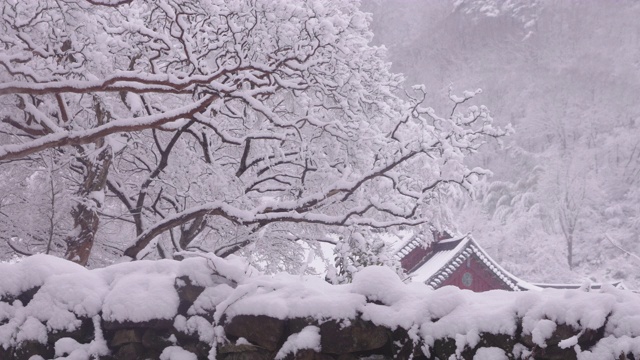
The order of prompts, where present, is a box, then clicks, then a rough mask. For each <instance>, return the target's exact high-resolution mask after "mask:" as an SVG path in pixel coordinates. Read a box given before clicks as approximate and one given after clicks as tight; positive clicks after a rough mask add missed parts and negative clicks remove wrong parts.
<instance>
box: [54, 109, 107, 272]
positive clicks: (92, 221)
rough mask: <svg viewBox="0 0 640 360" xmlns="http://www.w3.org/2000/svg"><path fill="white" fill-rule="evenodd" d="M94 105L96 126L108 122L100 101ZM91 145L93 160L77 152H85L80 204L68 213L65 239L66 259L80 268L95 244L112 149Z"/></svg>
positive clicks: (97, 142)
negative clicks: (69, 230) (68, 228)
mask: <svg viewBox="0 0 640 360" xmlns="http://www.w3.org/2000/svg"><path fill="white" fill-rule="evenodd" d="M94 104H95V105H94V110H95V112H96V119H97V121H98V125H102V124H104V123H106V122H108V121H109V119H110V117H111V115H110V114H109V112H107V111H106V110H105V109H104V108H103V105H102V103H101V102H100V99H98V98H97V97H94ZM94 145H95V148H96V149H98V151H100V152H99V154H98V155H97V156H95V158H92V159H90V158H89V157H88V156H87V155H86V152H85V151H84V149H83V148H80V149H79V150H80V151H81V152H82V153H84V154H83V155H84V156H83V157H81V158H80V159H79V161H80V163H81V164H82V167H83V170H84V171H83V174H82V175H83V182H82V184H80V188H79V189H78V191H77V193H76V194H77V195H78V197H79V198H80V201H79V202H78V204H76V205H75V206H74V207H73V209H72V210H71V216H72V217H73V225H74V231H73V232H72V233H71V234H70V235H69V236H67V238H66V239H65V242H66V244H67V252H66V254H65V258H66V259H68V260H71V261H73V262H76V263H78V264H80V265H82V266H86V265H87V263H88V262H89V256H90V255H91V249H92V248H93V244H94V243H95V237H96V233H97V232H98V225H99V224H100V218H99V216H98V211H97V209H98V208H100V207H102V205H103V204H102V202H103V201H104V190H105V187H106V184H107V174H108V173H109V166H111V160H112V158H113V152H112V151H111V146H109V145H105V141H104V139H100V140H98V141H96V142H95V143H94Z"/></svg>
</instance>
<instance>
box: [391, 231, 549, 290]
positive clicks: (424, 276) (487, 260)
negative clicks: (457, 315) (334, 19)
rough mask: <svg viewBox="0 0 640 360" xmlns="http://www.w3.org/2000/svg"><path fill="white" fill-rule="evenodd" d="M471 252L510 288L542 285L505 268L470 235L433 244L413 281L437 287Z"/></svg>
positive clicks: (413, 273) (415, 272) (533, 287)
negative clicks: (520, 277) (528, 280)
mask: <svg viewBox="0 0 640 360" xmlns="http://www.w3.org/2000/svg"><path fill="white" fill-rule="evenodd" d="M399 254H401V253H399ZM472 255H475V256H476V257H477V258H478V259H479V260H480V261H481V262H482V263H483V264H484V265H485V266H486V267H487V269H489V270H490V271H492V272H493V273H494V275H495V276H496V277H498V278H499V279H500V280H501V281H502V282H504V283H505V284H506V285H507V286H508V287H509V288H510V289H511V290H513V291H520V290H533V289H536V290H540V288H539V287H537V286H535V285H533V284H530V283H528V282H526V281H523V280H521V279H519V278H518V277H516V276H515V275H513V274H511V273H510V272H508V271H507V270H505V269H504V268H503V267H502V266H500V265H499V264H498V263H497V262H496V261H495V260H493V259H492V258H491V257H490V256H489V255H488V254H487V253H486V251H484V249H482V247H480V245H478V244H477V243H476V242H475V240H473V238H472V237H471V236H470V235H469V234H467V235H464V236H463V237H462V238H457V239H456V238H451V239H446V240H440V241H438V242H437V243H435V244H433V246H432V251H431V253H430V255H428V256H427V258H426V260H425V261H424V262H423V263H422V265H420V266H419V267H418V268H417V269H415V270H413V271H411V273H410V274H409V275H410V276H411V279H412V280H413V281H417V282H423V283H425V284H427V285H429V286H431V287H432V288H434V289H435V288H437V287H439V286H440V285H441V284H442V283H443V282H444V281H445V280H446V279H447V278H448V277H449V276H450V275H451V274H453V272H454V271H456V270H457V269H458V268H459V267H460V266H461V265H462V264H463V263H464V262H465V261H466V260H467V259H468V258H469V257H470V256H472Z"/></svg>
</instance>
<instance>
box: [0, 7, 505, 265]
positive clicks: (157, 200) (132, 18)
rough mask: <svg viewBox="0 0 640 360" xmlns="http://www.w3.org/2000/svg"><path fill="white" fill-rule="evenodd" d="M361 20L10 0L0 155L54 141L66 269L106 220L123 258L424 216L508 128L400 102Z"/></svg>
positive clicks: (4, 27) (295, 12) (0, 89)
mask: <svg viewBox="0 0 640 360" xmlns="http://www.w3.org/2000/svg"><path fill="white" fill-rule="evenodd" d="M369 22H370V18H369V16H368V15H367V14H365V13H363V12H361V11H360V10H359V9H358V2H352V1H342V0H340V1H320V0H318V1H312V0H309V1H302V0H294V1H291V0H276V1H271V0H269V1H267V0H238V1H223V0H212V1H192V0H157V1H156V0H154V1H151V0H130V1H119V2H113V1H98V0H93V1H84V0H56V1H53V0H51V1H39V2H22V1H18V0H8V1H7V2H5V4H4V5H3V7H2V20H0V32H1V33H2V35H1V36H0V46H2V50H1V51H2V52H1V53H0V65H2V66H1V67H0V79H1V80H2V83H1V84H0V102H1V103H2V106H1V107H0V119H2V123H1V124H0V126H1V128H0V130H1V131H2V132H3V133H4V134H7V135H5V136H4V137H3V142H2V144H1V145H0V167H6V166H8V164H9V162H11V161H15V160H21V159H26V158H29V157H32V156H34V155H35V154H38V153H40V152H42V151H44V150H46V149H54V150H55V151H54V157H55V159H54V161H55V162H56V163H57V164H59V166H67V167H68V169H69V171H68V173H69V176H70V177H72V178H73V179H75V180H76V182H77V185H76V186H75V188H74V189H73V192H74V194H75V205H74V207H73V209H72V210H71V215H72V217H73V221H74V230H73V231H70V232H69V236H68V237H67V239H66V241H65V242H66V249H67V250H66V256H67V257H68V258H70V259H73V260H75V261H77V262H79V263H81V264H87V262H88V259H89V256H90V255H91V250H92V247H93V245H94V244H95V243H96V242H100V241H106V240H108V239H102V240H100V239H98V235H97V234H98V233H99V231H100V226H101V225H100V224H101V221H103V220H104V219H109V220H110V221H116V220H117V221H121V225H120V226H121V234H122V235H121V236H125V237H128V236H131V237H132V239H131V240H133V241H131V240H128V241H125V242H124V243H123V246H124V247H125V248H123V249H122V250H123V253H124V254H125V255H126V256H129V257H131V258H141V257H144V256H146V255H148V254H149V253H151V252H154V251H156V250H157V251H158V252H159V254H160V256H171V254H172V253H174V252H176V251H179V250H183V249H189V248H198V249H201V250H207V251H214V252H216V253H217V254H218V255H221V256H225V255H228V254H231V253H234V252H239V251H242V250H243V249H250V250H251V251H268V250H267V249H269V248H271V247H272V245H273V244H276V243H277V244H280V245H279V246H278V248H279V249H282V248H283V247H286V246H287V245H285V244H288V246H290V247H293V248H299V246H300V244H301V243H303V242H310V243H315V242H317V241H329V242H335V240H334V239H336V238H337V237H336V235H337V236H339V235H340V234H341V232H343V231H349V232H352V231H353V229H357V228H359V227H364V228H389V227H393V226H397V225H419V224H423V223H426V222H431V223H433V222H438V221H439V218H440V216H439V214H441V213H442V209H441V207H442V206H443V203H444V201H443V197H444V195H446V194H448V192H449V191H450V189H451V188H452V187H459V188H464V189H468V188H471V187H472V183H473V181H474V180H475V179H476V178H478V177H482V176H483V175H485V174H486V171H485V170H483V169H481V168H469V167H467V165H465V163H464V159H465V156H466V155H467V154H468V153H473V152H476V151H477V150H478V149H479V147H480V146H481V145H482V144H483V143H484V142H485V141H486V140H487V139H490V138H493V137H501V136H503V135H504V134H505V133H506V132H505V131H503V130H500V129H499V128H496V127H494V126H493V125H492V118H491V116H490V114H489V112H488V110H487V109H486V108H485V107H483V106H472V107H470V108H469V109H468V110H464V109H463V108H462V106H463V103H465V102H467V101H468V100H470V99H471V98H472V97H473V96H475V95H476V93H477V92H475V91H467V92H464V93H463V94H462V96H456V95H455V94H450V99H451V101H453V110H452V111H450V112H447V113H446V114H444V115H442V116H440V115H438V114H437V113H436V112H435V111H434V110H433V109H431V108H429V107H425V106H424V105H423V103H424V101H425V91H424V88H423V87H415V88H414V89H413V92H412V93H411V94H409V96H408V97H404V96H403V94H402V88H401V86H402V77H401V76H399V75H397V74H394V73H392V72H390V71H389V66H390V64H388V63H387V62H386V60H385V49H384V48H380V47H375V46H371V45H369V42H370V40H371V38H372V33H371V31H370V30H369ZM465 106H466V105H465ZM342 229H348V230H342ZM344 238H346V237H344ZM364 243H365V244H366V242H364ZM276 253H277V252H273V254H276ZM291 254H292V252H286V253H285V254H281V255H282V256H284V257H287V256H288V257H290V262H291V263H296V262H299V256H293V257H291V256H290V255H291ZM274 256H277V254H276V255H274ZM283 261H284V262H285V263H286V262H287V261H288V260H283ZM285 263H283V267H285V268H286V267H288V266H289V265H287V264H285Z"/></svg>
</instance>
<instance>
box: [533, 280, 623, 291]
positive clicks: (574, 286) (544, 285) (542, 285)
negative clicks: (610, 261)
mask: <svg viewBox="0 0 640 360" xmlns="http://www.w3.org/2000/svg"><path fill="white" fill-rule="evenodd" d="M532 285H535V286H537V287H540V288H543V289H580V288H587V287H588V288H589V289H594V290H597V289H601V288H602V286H604V285H611V286H613V287H615V288H616V289H620V290H628V289H629V288H627V286H626V285H625V284H624V282H622V280H619V281H614V282H611V283H591V282H589V281H587V282H585V283H583V284H547V283H533V284H532Z"/></svg>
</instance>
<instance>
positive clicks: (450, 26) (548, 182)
mask: <svg viewBox="0 0 640 360" xmlns="http://www.w3.org/2000/svg"><path fill="white" fill-rule="evenodd" d="M366 5H367V6H366V8H368V9H369V11H372V12H373V14H374V21H373V30H374V34H375V37H374V42H375V43H379V44H385V46H387V47H388V49H389V59H390V61H391V62H392V63H393V65H392V70H394V71H400V72H402V73H403V74H405V76H406V78H407V79H408V82H409V83H424V84H426V88H427V89H428V95H429V96H428V99H429V100H430V104H431V106H434V107H435V108H438V107H437V106H446V100H447V99H446V97H443V96H441V95H443V94H446V90H447V88H448V87H449V86H450V84H453V86H454V88H476V87H480V88H482V89H483V90H484V92H483V93H482V96H481V97H480V101H481V102H482V103H484V104H486V105H487V106H488V108H489V109H490V110H491V113H492V115H493V117H494V118H495V119H496V123H497V124H500V125H503V126H504V125H506V124H508V123H511V124H512V125H513V127H514V129H515V133H514V134H513V135H512V136H510V137H509V138H507V139H505V141H504V144H505V146H504V148H503V149H502V150H500V149H499V148H498V147H497V146H495V145H494V144H492V143H489V144H488V148H485V149H483V150H482V151H480V152H479V153H478V154H477V155H475V156H474V157H472V158H469V161H470V163H472V164H476V165H479V166H482V167H483V168H487V169H489V170H491V172H492V173H493V176H492V177H489V178H488V179H486V181H484V182H483V183H482V184H481V185H480V186H478V187H476V189H475V190H476V192H475V198H474V199H471V198H465V200H463V201H460V200H459V199H456V200H455V201H453V203H451V205H450V206H451V209H452V212H453V214H454V218H455V224H456V227H457V229H458V230H459V231H462V232H471V233H472V234H473V235H474V237H475V238H476V239H477V240H478V242H479V243H481V244H482V245H483V246H484V247H485V248H486V249H487V250H488V251H489V253H490V254H491V255H492V256H493V257H494V259H496V260H497V261H498V262H500V263H501V264H502V265H503V266H504V267H506V268H507V269H508V270H510V271H511V272H513V273H514V274H517V275H519V276H521V277H523V278H525V279H531V280H536V281H547V282H563V281H564V282H571V281H574V282H575V281H578V282H579V281H580V280H584V279H587V278H589V279H591V280H592V281H603V282H604V281H613V280H623V281H625V282H626V283H628V284H630V285H633V286H635V287H637V285H638V284H639V283H638V281H639V280H640V257H639V255H640V129H639V126H640V120H639V115H640V107H639V106H638V101H637V94H638V90H639V88H638V86H639V84H640V82H639V81H638V80H639V79H640V48H639V47H638V44H640V26H639V25H638V22H637V17H638V14H639V13H640V3H638V2H637V1H619V2H616V3H615V6H612V4H611V3H608V2H604V1H571V0H566V1H545V0H539V1H483V0H469V1H456V2H455V4H452V3H449V2H444V1H442V2H437V1H417V0H416V1H396V2H394V1H390V0H389V1H384V0H383V1H377V2H366Z"/></svg>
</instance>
